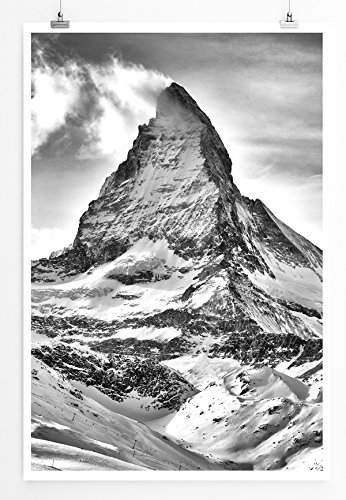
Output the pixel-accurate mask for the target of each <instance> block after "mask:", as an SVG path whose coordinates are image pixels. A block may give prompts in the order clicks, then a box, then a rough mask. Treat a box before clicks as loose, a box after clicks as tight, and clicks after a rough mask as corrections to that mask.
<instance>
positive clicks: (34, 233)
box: [31, 226, 74, 260]
mask: <svg viewBox="0 0 346 500" xmlns="http://www.w3.org/2000/svg"><path fill="white" fill-rule="evenodd" d="M73 237H74V234H70V233H69V232H68V231H66V230H64V229H61V228H59V227H43V228H37V227H34V226H31V259H32V260H36V259H41V258H43V257H49V255H50V254H51V253H52V252H53V251H55V250H60V249H62V248H64V247H66V246H68V245H69V244H70V243H71V242H72V241H73Z"/></svg>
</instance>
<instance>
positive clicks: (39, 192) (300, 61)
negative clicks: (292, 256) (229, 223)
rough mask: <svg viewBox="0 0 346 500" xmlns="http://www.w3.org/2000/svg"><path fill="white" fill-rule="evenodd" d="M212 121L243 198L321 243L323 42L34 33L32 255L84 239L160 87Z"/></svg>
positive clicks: (300, 37) (315, 37)
mask: <svg viewBox="0 0 346 500" xmlns="http://www.w3.org/2000/svg"><path fill="white" fill-rule="evenodd" d="M172 80H173V81H176V82H178V83H179V84H181V85H183V86H184V87H185V88H186V90H187V91H188V92H189V93H190V94H191V95H192V97H194V98H195V99H196V100H197V102H198V104H199V105H200V107H201V108H202V109H203V111H205V112H206V113H207V115H208V116H209V117H210V119H211V121H212V123H213V124H214V126H215V128H216V130H217V131H218V132H219V134H220V136H221V139H222V140H223V142H224V144H225V146H226V148H227V149H228V152H229V154H230V157H231V159H232V161H233V176H234V180H235V182H236V184H237V185H238V187H239V189H240V190H241V192H242V193H243V194H245V195H247V196H249V197H251V198H260V199H261V200H262V201H263V202H264V203H266V205H267V206H268V207H269V208H270V209H271V210H272V211H273V212H274V213H275V215H276V216H278V217H279V218H280V219H281V220H283V221H284V222H286V223H287V224H288V225H290V226H291V227H292V228H294V229H295V230H296V231H298V232H299V233H301V234H303V235H304V236H305V237H307V238H308V239H310V240H311V241H313V242H314V243H315V244H317V245H318V246H320V247H322V246H323V245H322V38H321V35H319V34H303V33H296V34H291V33H289V34H288V33H285V34H283V33H282V34H220V35H218V34H73V33H66V34H40V35H33V36H32V95H31V97H32V99H31V103H32V257H33V258H38V257H43V256H48V255H49V253H50V252H51V251H53V250H56V249H59V248H61V247H63V246H66V245H68V244H69V243H71V242H72V241H73V239H74V236H75V234H76V231H77V227H78V220H79V217H80V216H81V214H82V213H83V212H84V211H85V210H86V208H87V205H88V203H89V202H90V201H91V200H92V199H95V198H96V197H97V196H98V193H99V190H100V187H101V185H102V183H103V181H104V179H105V177H106V176H107V175H109V174H110V173H111V172H113V171H114V170H115V169H116V168H117V166H118V164H119V163H120V162H121V161H123V160H124V159H125V158H126V154H127V151H128V150H129V149H130V148H131V145H132V142H133V140H134V139H135V137H136V135H137V127H138V125H139V124H141V123H144V122H147V121H148V119H149V118H150V117H152V116H154V114H155V103H156V99H157V96H158V94H159V93H160V91H161V90H162V89H163V88H164V87H165V86H167V85H169V83H170V82H171V81H172Z"/></svg>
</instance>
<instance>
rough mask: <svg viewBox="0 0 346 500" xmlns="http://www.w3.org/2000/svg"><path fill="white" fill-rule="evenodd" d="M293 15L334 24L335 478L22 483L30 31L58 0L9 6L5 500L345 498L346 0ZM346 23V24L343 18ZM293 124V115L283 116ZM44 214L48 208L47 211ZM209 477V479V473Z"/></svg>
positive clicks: (158, 0)
mask: <svg viewBox="0 0 346 500" xmlns="http://www.w3.org/2000/svg"><path fill="white" fill-rule="evenodd" d="M292 10H293V13H294V17H296V18H298V19H301V20H304V21H307V22H321V21H324V20H325V21H328V22H330V23H332V24H333V29H334V30H335V33H336V37H337V38H336V39H337V43H336V45H335V51H336V59H337V68H336V72H335V75H334V77H333V85H334V88H333V93H334V95H335V96H336V104H337V106H336V109H335V112H336V113H335V120H334V121H335V127H334V129H333V158H331V161H329V159H328V162H327V163H326V164H325V165H324V169H325V173H330V174H331V175H330V176H329V183H328V185H327V186H326V187H325V189H327V190H328V191H331V192H332V197H331V198H332V199H331V203H330V204H329V206H328V207H327V215H326V217H325V221H324V222H325V238H326V245H325V246H327V243H328V242H329V245H328V251H327V252H326V254H325V255H326V257H325V258H326V264H327V272H326V275H327V280H329V285H330V287H329V288H331V289H332V296H331V298H330V299H329V297H326V299H327V301H329V302H330V307H329V308H328V310H329V321H328V325H329V327H328V330H326V332H325V333H326V336H327V338H328V341H327V342H328V346H329V354H330V358H331V363H330V365H331V366H330V368H331V369H330V379H331V387H330V391H329V399H330V403H331V431H332V443H331V444H332V445H331V466H332V467H331V479H330V480H329V481H327V482H323V483H311V482H300V483H288V482H287V483H282V482H281V483H276V482H272V483H270V482H254V481H253V482H251V483H239V482H218V483H209V482H208V483H205V482H203V483H202V482H201V483H193V482H182V483H160V482H156V483H149V482H146V483H145V482H141V483H132V484H131V483H113V482H108V483H80V482H74V483H68V482H60V483H59V482H54V483H44V482H42V483H34V482H33V483H24V482H23V480H22V324H21V322H22V313H21V308H22V298H21V295H22V263H21V261H22V241H21V238H22V25H23V23H24V22H44V21H48V20H50V19H51V18H53V17H55V16H56V13H57V11H58V0H31V1H28V0H3V1H2V2H1V8H0V15H1V28H0V55H1V57H0V61H1V78H0V91H1V94H0V96H1V108H0V141H1V142H0V144H1V182H0V220H1V226H0V235H1V244H0V263H1V271H0V276H1V286H0V308H1V322H0V332H1V337H0V353H1V354H0V370H1V379H0V380H1V389H0V390H1V393H0V394H1V395H0V401H1V404H0V419H1V421H0V433H1V440H0V497H1V498H2V499H3V500H10V499H15V500H17V499H18V500H34V499H35V500H41V499H47V498H48V499H49V500H56V499H59V500H61V499H64V500H69V499H72V498H73V499H82V498H83V500H89V499H94V498H95V497H97V498H100V499H103V498H114V499H121V500H122V499H129V500H131V499H132V498H136V497H139V498H140V499H141V500H142V499H143V500H145V499H149V498H150V499H164V500H171V499H175V498H179V499H195V498H197V497H198V499H201V500H204V499H210V500H212V499H214V498H218V497H225V498H231V499H232V498H237V499H242V500H247V499H249V498H256V500H257V499H258V500H262V499H264V498H265V499H266V500H271V499H274V498H275V499H279V500H288V499H290V500H292V498H293V499H297V500H300V499H307V498H309V499H314V500H316V499H333V500H338V499H341V498H345V496H344V495H345V490H346V487H345V483H346V482H345V480H344V479H343V478H344V477H345V473H344V463H345V455H344V451H345V448H346V440H345V434H346V428H345V412H346V406H345V386H344V379H343V377H344V371H343V368H344V366H343V357H344V353H345V350H346V345H345V336H346V331H345V327H344V324H345V312H344V299H345V292H344V283H345V279H346V274H345V242H346V238H345V221H344V213H345V208H344V207H345V205H344V197H345V185H346V176H345V173H344V171H345V147H344V144H345V131H346V120H345V115H346V98H345V94H346V92H345V90H346V71H345V69H346V62H345V61H346V35H345V34H344V33H346V30H345V26H344V24H343V23H346V5H345V4H343V1H342V0H292ZM286 11H287V1H286V0H261V1H260V0H238V1H237V2H236V1H235V0H170V1H167V0H166V1H165V0H145V1H144V0H128V1H124V2H120V1H115V0H97V2H96V1H92V0H64V1H63V12H64V14H65V18H67V19H71V20H75V21H78V22H92V21H95V22H105V21H107V22H199V21H200V22H206V21H210V22H213V23H218V22H227V21H229V22H256V21H261V22H273V23H274V24H273V26H274V25H275V23H276V22H277V20H278V19H280V18H282V17H283V16H284V15H285V13H286ZM343 19H345V21H343ZM283 119H284V117H283ZM42 209H43V210H44V207H43V208H42ZM201 474H203V473H201Z"/></svg>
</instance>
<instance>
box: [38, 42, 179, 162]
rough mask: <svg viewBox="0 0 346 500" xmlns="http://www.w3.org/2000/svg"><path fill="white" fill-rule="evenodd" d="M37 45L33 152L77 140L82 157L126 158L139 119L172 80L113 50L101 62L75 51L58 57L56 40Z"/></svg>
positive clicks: (142, 119) (145, 116)
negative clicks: (120, 55)
mask: <svg viewBox="0 0 346 500" xmlns="http://www.w3.org/2000/svg"><path fill="white" fill-rule="evenodd" d="M33 47H34V48H33V50H34V52H35V57H34V58H33V61H34V62H33V70H32V89H33V91H32V107H31V109H32V154H33V155H38V156H40V155H42V154H44V151H45V149H49V152H50V156H52V154H56V155H59V152H60V154H61V151H63V150H64V149H63V148H64V147H66V148H67V149H68V146H69V145H70V146H71V144H73V146H74V148H75V150H74V151H73V153H74V155H75V157H76V158H78V159H95V158H97V157H102V156H111V157H116V158H117V159H121V160H122V159H124V158H121V156H123V157H125V156H126V152H127V150H128V149H129V147H130V146H131V142H129V140H131V141H132V140H133V136H134V134H135V133H136V130H137V127H138V124H140V123H145V122H147V121H148V120H149V118H151V117H152V116H153V115H154V114H155V107H156V100H157V97H158V95H159V93H160V92H161V91H162V89H163V88H164V87H166V86H167V85H169V83H170V82H171V80H170V79H169V78H168V77H166V76H165V75H163V74H162V73H160V72H158V71H156V70H152V69H146V68H144V66H141V65H139V64H133V63H130V62H127V61H125V60H124V59H122V58H121V57H119V56H115V55H113V56H109V57H108V59H107V60H106V61H104V62H102V63H99V64H97V63H91V62H87V61H85V60H84V59H82V58H81V57H80V56H77V55H74V56H72V57H71V56H69V57H66V58H65V59H64V60H63V61H58V62H57V61H56V57H53V55H52V50H53V46H47V45H46V44H45V43H43V42H38V41H37V42H36V44H35V45H34V46H33ZM69 136H73V140H68V139H69ZM61 137H64V141H61ZM76 137H78V140H77V141H76ZM130 138H131V139H130ZM69 152H70V153H71V151H69Z"/></svg>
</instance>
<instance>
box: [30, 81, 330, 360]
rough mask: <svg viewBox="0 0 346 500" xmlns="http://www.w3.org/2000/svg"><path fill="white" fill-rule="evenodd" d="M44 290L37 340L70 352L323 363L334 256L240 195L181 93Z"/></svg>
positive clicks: (48, 265)
mask: <svg viewBox="0 0 346 500" xmlns="http://www.w3.org/2000/svg"><path fill="white" fill-rule="evenodd" d="M32 282H33V308H32V313H33V319H32V326H33V330H34V331H36V332H37V333H41V334H45V335H48V336H51V337H57V336H59V339H61V340H62V341H64V342H65V344H67V343H69V342H70V343H71V342H75V341H78V342H79V343H81V344H87V345H88V347H89V348H91V349H92V350H94V351H98V352H101V353H112V352H117V353H118V354H119V355H121V356H128V355H131V354H136V355H138V354H140V355H141V356H142V357H143V356H144V357H147V358H149V357H151V359H157V361H160V360H162V359H169V358H173V357H177V356H181V355H182V354H184V353H197V352H200V351H203V350H204V351H206V352H207V353H208V354H209V356H218V357H225V356H228V357H234V358H236V359H239V360H245V361H246V362H249V361H251V360H252V361H253V362H255V363H263V362H264V361H266V360H267V361H268V362H273V363H274V362H275V361H276V360H278V359H291V358H292V357H293V356H296V355H297V354H298V353H299V352H303V356H302V357H301V359H302V360H305V361H306V360H314V359H318V358H320V357H321V348H322V341H321V337H322V252H321V250H320V249H319V248H317V247H316V246H315V245H313V244H312V243H311V242H309V241H308V240H306V239H305V238H304V237H303V236H301V235H299V234H297V233H296V232H295V231H293V230H292V229H291V228H289V227H288V226H287V225H285V224H284V223H283V222H281V221H280V220H279V219H277V218H276V217H275V215H274V214H273V213H272V212H271V211H270V210H269V209H268V208H267V207H266V206H265V205H264V204H263V203H262V202H261V201H260V200H255V201H253V200H250V199H248V198H246V197H244V196H242V195H241V194H240V192H239V190H238V188H237V187H236V185H235V184H234V181H233V178H232V162H231V159H230V157H229V155H228V152H227V151H226V149H225V147H224V145H223V143H222V141H221V139H220V137H219V135H218V133H217V132H216V130H215V128H214V127H213V125H212V123H211V121H210V120H209V118H208V117H207V116H206V115H205V113H204V112H203V111H202V110H201V109H200V108H199V106H198V105H197V103H196V102H195V100H194V99H193V98H192V97H191V96H190V95H189V94H188V93H187V92H186V90H185V89H184V88H182V87H181V86H180V85H178V84H176V83H172V84H171V85H170V86H169V87H168V88H166V89H165V90H164V91H163V92H162V94H161V95H160V97H159V100H158V104H157V112H156V116H155V118H152V119H151V120H150V121H149V123H148V124H147V125H141V126H140V127H139V132H138V136H137V138H136V139H135V141H134V143H133V147H132V149H131V150H130V151H129V153H128V156H127V159H126V160H125V161H124V162H123V163H122V164H121V165H119V167H118V168H117V170H116V171H115V172H114V173H113V174H111V175H110V176H109V177H108V178H107V179H106V181H105V183H104V185H103V187H102V189H101V191H100V195H99V197H98V198H97V199H96V200H94V201H92V202H91V203H90V204H89V208H88V210H87V211H86V212H85V213H84V214H83V215H82V217H81V219H80V222H79V228H78V232H77V235H76V238H75V240H74V242H73V244H72V245H71V246H70V247H67V248H66V249H64V250H63V251H61V252H54V253H53V254H52V255H51V257H50V258H49V259H40V260H38V261H35V262H33V264H32ZM155 369H156V368H155Z"/></svg>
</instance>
